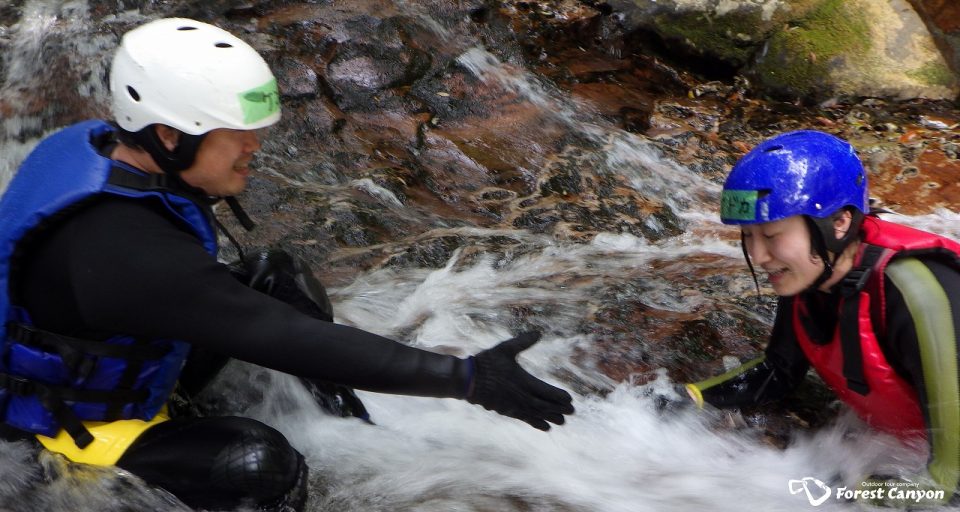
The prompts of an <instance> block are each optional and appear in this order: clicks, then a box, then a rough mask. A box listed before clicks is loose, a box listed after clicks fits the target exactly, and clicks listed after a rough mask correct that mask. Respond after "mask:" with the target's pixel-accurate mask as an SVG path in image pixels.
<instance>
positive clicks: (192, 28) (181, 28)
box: [177, 25, 197, 30]
mask: <svg viewBox="0 0 960 512" xmlns="http://www.w3.org/2000/svg"><path fill="white" fill-rule="evenodd" d="M196 29H197V27H191V26H189V25H187V26H183V27H177V30H196Z"/></svg>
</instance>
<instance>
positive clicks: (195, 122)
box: [110, 18, 280, 135]
mask: <svg viewBox="0 0 960 512" xmlns="http://www.w3.org/2000/svg"><path fill="white" fill-rule="evenodd" d="M110 92H111V94H112V96H113V114H114V118H115V120H116V122H117V124H119V125H120V127H121V128H123V129H124V130H126V131H129V132H137V131H140V130H141V129H143V128H144V127H146V126H149V125H151V124H155V123H160V124H165V125H167V126H170V127H173V128H176V129H178V130H180V131H182V132H185V133H188V134H190V135H200V134H203V133H207V132H209V131H210V130H213V129H215V128H232V129H237V130H253V129H257V128H263V127H265V126H270V125H272V124H274V123H276V122H277V121H278V120H279V119H280V95H279V92H278V90H277V80H276V78H275V77H274V76H273V73H271V72H270V68H269V67H268V66H267V63H266V62H265V61H264V60H263V57H261V56H260V55H259V54H258V53H257V51H256V50H254V49H253V48H252V47H251V46H250V45H248V44H247V43H245V42H243V41H242V40H240V39H239V38H237V37H236V36H234V35H233V34H231V33H229V32H227V31H225V30H223V29H221V28H218V27H215V26H213V25H209V24H207V23H202V22H199V21H195V20H191V19H185V18H166V19H160V20H156V21H152V22H150V23H147V24H145V25H142V26H140V27H137V28H135V29H133V30H131V31H130V32H127V33H126V34H124V36H123V39H122V40H121V42H120V47H119V48H118V49H117V53H116V55H115V56H114V58H113V67H112V68H111V70H110Z"/></svg>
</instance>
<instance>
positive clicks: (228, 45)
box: [214, 43, 233, 48]
mask: <svg viewBox="0 0 960 512" xmlns="http://www.w3.org/2000/svg"><path fill="white" fill-rule="evenodd" d="M214 46H216V47H217V48H233V45H232V44H230V43H217V44H215V45H214Z"/></svg>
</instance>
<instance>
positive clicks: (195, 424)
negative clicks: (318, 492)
mask: <svg viewBox="0 0 960 512" xmlns="http://www.w3.org/2000/svg"><path fill="white" fill-rule="evenodd" d="M117 466H119V467H121V468H124V469H126V470H128V471H130V472H131V473H133V474H135V475H137V476H139V477H140V478H142V479H143V480H144V481H146V482H147V483H149V484H151V485H156V486H158V487H163V488H164V489H166V490H168V491H170V492H172V493H173V494H174V495H176V496H177V497H178V498H180V499H181V500H182V501H183V502H184V503H186V504H187V505H189V506H191V507H195V508H196V507H202V508H221V509H222V508H235V507H236V506H238V505H240V504H241V503H243V502H253V503H255V504H257V505H261V506H263V505H267V506H272V505H275V504H278V503H285V504H287V506H288V507H290V508H293V509H294V510H298V509H299V508H301V507H302V506H303V501H304V500H305V498H306V494H305V492H306V488H305V480H306V471H307V468H306V464H304V462H303V457H302V456H301V455H300V454H299V453H298V452H297V451H296V450H295V449H294V448H293V447H292V446H290V443H289V442H288V441H287V439H286V438H285V437H284V436H283V434H281V433H280V432H278V431H277V430H276V429H274V428H272V427H270V426H267V425H265V424H263V423H260V422H259V421H256V420H252V419H249V418H241V417H234V416H229V417H216V418H175V419H172V420H169V421H166V422H164V423H161V424H159V425H157V426H155V427H152V428H150V429H148V430H147V431H146V432H144V433H143V435H141V436H140V438H138V439H137V440H136V441H135V442H134V443H133V444H132V445H131V446H130V448H129V449H127V452H126V453H125V454H124V455H123V457H121V458H120V460H119V461H118V462H117ZM299 487H303V489H302V490H301V489H299ZM291 494H296V495H297V496H291ZM300 494H302V495H303V496H302V498H300V497H299V495H300ZM297 502H299V503H297Z"/></svg>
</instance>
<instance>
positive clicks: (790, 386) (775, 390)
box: [693, 298, 810, 408]
mask: <svg viewBox="0 0 960 512" xmlns="http://www.w3.org/2000/svg"><path fill="white" fill-rule="evenodd" d="M789 311H790V302H789V299H785V298H781V299H780V301H779V302H778V304H777V315H776V318H775V319H774V323H773V331H772V333H771V336H770V343H769V344H768V345H767V348H766V350H765V351H764V355H763V357H761V358H757V359H754V360H753V361H750V362H748V363H746V364H744V365H742V366H740V367H738V368H734V369H733V370H730V371H729V372H727V373H724V374H722V375H718V376H716V377H713V378H712V379H707V380H705V381H702V382H698V383H694V384H693V386H694V387H696V388H697V389H698V390H699V392H700V394H701V396H702V398H703V400H704V401H705V402H707V403H709V404H711V405H713V406H714V407H721V408H727V407H744V406H754V405H763V404H767V403H770V402H773V401H776V400H779V399H781V398H783V397H785V396H787V395H788V394H790V393H791V392H792V391H793V390H794V389H795V388H796V387H797V386H798V385H799V384H800V382H802V381H803V378H804V376H805V375H806V373H807V370H808V369H809V366H810V365H809V362H808V361H807V358H806V356H805V355H804V354H803V351H802V350H801V349H800V345H799V344H798V343H797V340H796V336H795V335H794V332H793V328H792V326H791V325H790V315H789Z"/></svg>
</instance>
